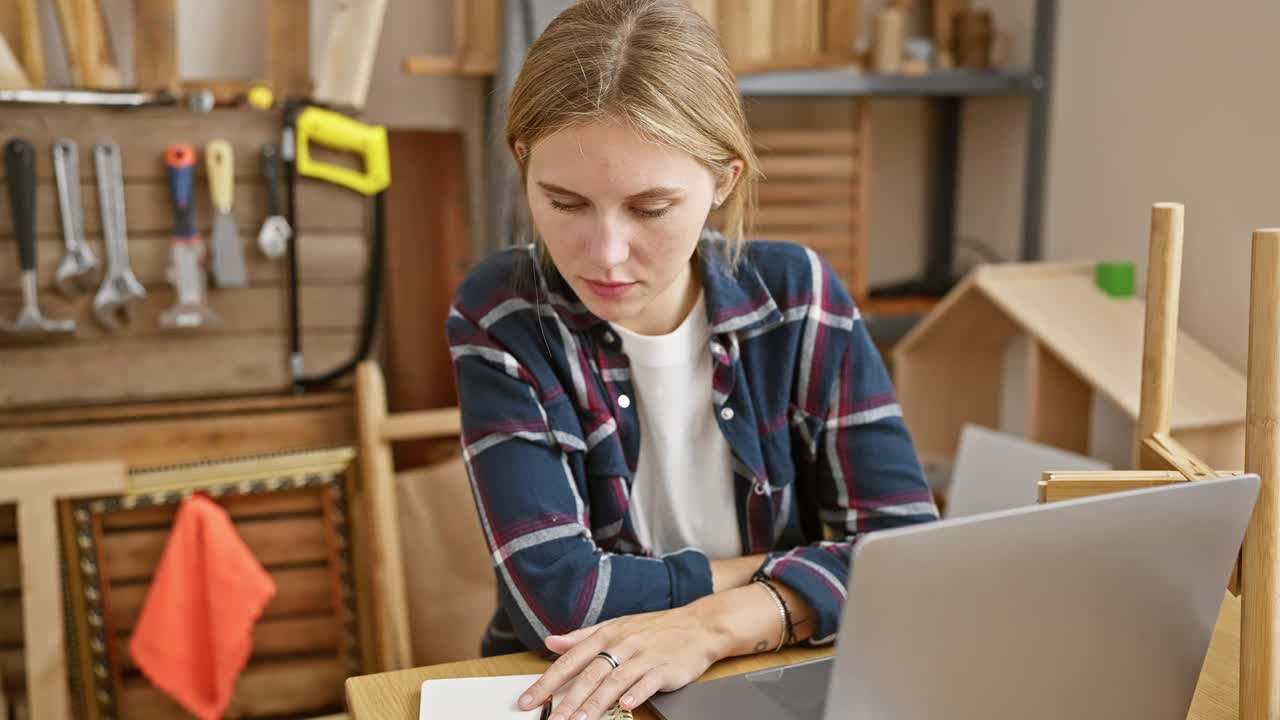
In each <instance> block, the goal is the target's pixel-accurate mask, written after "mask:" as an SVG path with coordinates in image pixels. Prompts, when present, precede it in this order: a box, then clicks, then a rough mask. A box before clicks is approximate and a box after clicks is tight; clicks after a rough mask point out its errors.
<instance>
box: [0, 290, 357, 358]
mask: <svg viewBox="0 0 1280 720" xmlns="http://www.w3.org/2000/svg"><path fill="white" fill-rule="evenodd" d="M364 295H365V291H364V288H362V287H359V286H357V285H336V286H321V287H303V288H301V290H300V292H299V299H298V302H299V304H300V306H301V308H302V318H301V319H302V329H303V331H304V332H313V331H314V332H324V333H334V332H342V331H351V332H358V331H359V328H360V322H361V319H362V316H363V314H364ZM175 302H176V296H175V293H174V291H173V289H172V287H171V286H162V287H154V286H153V287H152V288H151V289H150V291H149V294H148V295H147V297H146V298H145V299H144V300H143V301H142V304H141V306H140V307H139V308H138V309H137V310H136V311H135V313H136V314H135V316H134V319H133V323H132V324H131V325H130V326H128V327H126V328H123V329H121V330H118V331H111V330H106V329H104V328H103V327H102V325H101V324H99V323H98V322H97V320H96V319H95V317H94V313H93V298H92V297H91V296H89V295H84V296H81V297H78V298H75V299H74V300H68V299H66V298H64V297H63V296H61V295H55V294H50V295H48V296H47V297H44V296H42V297H41V298H40V308H41V310H42V311H43V312H44V313H45V315H47V316H48V317H55V318H72V319H74V320H76V322H77V323H78V330H77V332H76V342H93V341H101V340H107V339H109V340H111V341H113V342H114V341H119V340H123V339H157V340H159V339H166V340H170V341H185V339H188V338H194V337H200V338H209V337H236V336H239V335H242V334H244V333H253V334H263V333H286V332H288V330H289V316H288V307H289V306H288V291H287V290H285V289H283V288H274V287H248V288H238V289H235V290H229V291H227V290H223V291H216V290H215V291H213V292H211V293H210V294H209V300H208V302H209V306H210V307H212V308H213V310H214V312H216V313H217V314H218V315H219V317H220V318H221V321H222V322H221V324H219V325H210V326H208V327H204V328H201V329H199V330H196V331H186V330H183V331H173V330H164V329H161V328H160V325H159V319H160V316H161V314H163V313H164V312H165V311H167V310H168V309H169V308H171V307H173V306H174V304H175ZM21 305H22V298H21V296H20V295H19V294H17V293H15V292H12V291H6V292H0V317H5V318H12V317H17V314H18V308H20V307H21ZM20 344H21V343H20V342H19V341H15V340H11V339H9V338H5V337H0V348H5V347H16V346H18V345H20Z"/></svg>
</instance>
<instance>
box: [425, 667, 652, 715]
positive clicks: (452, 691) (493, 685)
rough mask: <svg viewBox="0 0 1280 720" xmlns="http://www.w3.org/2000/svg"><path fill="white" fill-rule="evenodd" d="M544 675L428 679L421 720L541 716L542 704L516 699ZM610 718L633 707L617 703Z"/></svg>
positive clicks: (626, 712)
mask: <svg viewBox="0 0 1280 720" xmlns="http://www.w3.org/2000/svg"><path fill="white" fill-rule="evenodd" d="M539 677H541V676H540V675H502V676H499V677H470V678H450V679H443V680H426V681H424V682H423V683H422V695H421V699H420V701H419V703H418V720H441V719H452V718H468V720H525V719H526V718H527V719H528V720H538V718H539V717H540V716H541V714H542V708H541V707H536V708H534V709H532V710H521V709H520V708H518V707H516V701H517V700H518V699H519V698H520V695H521V693H523V692H524V691H525V690H527V689H528V688H529V686H530V685H532V684H533V683H534V682H535V681H537V679H538V678H539ZM606 717H607V719H608V720H632V715H631V713H630V712H629V711H626V710H623V709H622V708H619V707H615V708H614V709H613V712H612V713H611V714H609V715H608V716H606Z"/></svg>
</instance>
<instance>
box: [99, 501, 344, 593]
mask: <svg viewBox="0 0 1280 720" xmlns="http://www.w3.org/2000/svg"><path fill="white" fill-rule="evenodd" d="M236 532H237V533H239V535H240V537H241V538H242V539H243V540H244V543H245V545H246V546H248V548H249V550H250V551H252V552H253V556H254V557H255V558H257V559H258V562H260V563H262V564H263V565H264V566H271V565H279V564H285V563H300V562H312V561H317V560H324V559H325V558H326V556H327V553H326V548H325V527H324V518H323V517H321V516H318V515H317V516H313V517H297V518H293V517H290V518H284V519H279V520H265V521H249V522H238V523H236ZM168 539H169V531H168V530H139V531H133V532H120V533H107V534H104V535H103V537H102V540H101V550H102V557H103V566H104V570H105V572H106V573H107V574H108V577H109V578H110V580H111V581H112V582H117V581H122V580H127V579H137V578H145V577H150V575H151V573H152V572H153V571H154V570H155V567H156V564H157V563H158V562H159V561H160V554H161V553H162V552H163V551H164V544H165V541H166V540H168Z"/></svg>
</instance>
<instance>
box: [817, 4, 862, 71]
mask: <svg viewBox="0 0 1280 720" xmlns="http://www.w3.org/2000/svg"><path fill="white" fill-rule="evenodd" d="M858 4H859V3H858V0H824V2H823V9H822V12H823V17H822V52H823V53H824V54H826V55H835V56H845V57H849V58H853V57H855V56H856V55H857V53H856V51H855V49H854V47H855V46H856V45H857V42H858V20H859V17H858Z"/></svg>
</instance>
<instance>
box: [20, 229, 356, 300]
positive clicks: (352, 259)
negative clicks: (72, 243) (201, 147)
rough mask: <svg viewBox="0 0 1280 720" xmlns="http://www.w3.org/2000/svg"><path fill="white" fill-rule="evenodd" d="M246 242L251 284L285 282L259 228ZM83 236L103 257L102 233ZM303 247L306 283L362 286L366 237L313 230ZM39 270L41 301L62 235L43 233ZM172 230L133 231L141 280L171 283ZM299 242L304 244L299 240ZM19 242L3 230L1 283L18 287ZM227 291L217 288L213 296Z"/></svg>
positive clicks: (243, 234) (132, 250)
mask: <svg viewBox="0 0 1280 720" xmlns="http://www.w3.org/2000/svg"><path fill="white" fill-rule="evenodd" d="M240 240H241V242H242V243H243V244H244V258H245V267H246V268H247V270H248V273H249V285H250V287H256V288H263V287H284V286H285V284H286V283H287V281H288V275H287V273H288V271H289V268H288V266H287V265H286V263H285V261H284V260H282V259H275V258H269V257H266V256H264V255H263V254H262V253H261V252H260V251H259V250H258V247H257V228H249V227H244V228H241V229H240ZM85 242H87V243H88V245H89V248H90V249H91V250H92V251H93V253H94V255H95V256H96V257H97V258H98V259H99V260H105V258H106V250H105V248H104V246H103V240H102V236H101V235H98V234H94V235H89V236H86V238H85ZM302 244H303V245H305V246H306V247H305V248H301V249H300V252H299V253H298V278H299V282H300V283H301V285H302V286H303V287H307V288H309V287H313V286H314V287H319V286H347V287H351V286H361V285H363V284H364V282H365V279H366V278H367V277H368V272H369V245H368V241H367V240H366V239H365V238H363V237H361V236H359V235H354V234H343V235H327V234H322V233H319V232H314V233H309V234H308V235H307V236H306V237H305V238H303V240H302ZM36 245H37V247H36V263H37V265H36V272H37V276H38V278H39V281H40V301H41V305H42V306H43V305H44V302H45V296H44V293H45V291H46V290H47V291H49V292H51V293H52V292H53V291H54V289H55V285H54V273H55V272H56V271H57V268H58V263H59V262H61V261H62V256H63V242H62V238H60V237H54V236H52V235H45V236H43V237H41V238H39V239H38V240H37V241H36ZM170 245H171V240H170V236H169V235H168V234H167V233H166V234H159V233H150V234H145V235H143V234H139V235H131V236H130V237H129V266H130V267H131V268H132V269H133V274H134V275H136V276H137V278H138V282H140V283H142V284H143V286H144V287H147V288H155V287H158V286H166V285H168V283H169V280H168V276H167V271H168V267H169V249H170ZM300 247H301V246H300ZM17 252H18V249H17V242H16V241H15V240H14V239H13V238H12V236H7V235H6V236H0V289H4V290H7V289H10V288H14V289H16V288H18V287H19V282H20V277H21V274H20V271H19V268H18V264H17V263H16V262H14V261H13V258H15V257H17ZM225 294H226V293H224V292H218V291H214V293H213V295H212V296H211V297H212V298H213V301H214V302H216V301H217V298H218V296H220V295H225Z"/></svg>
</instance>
